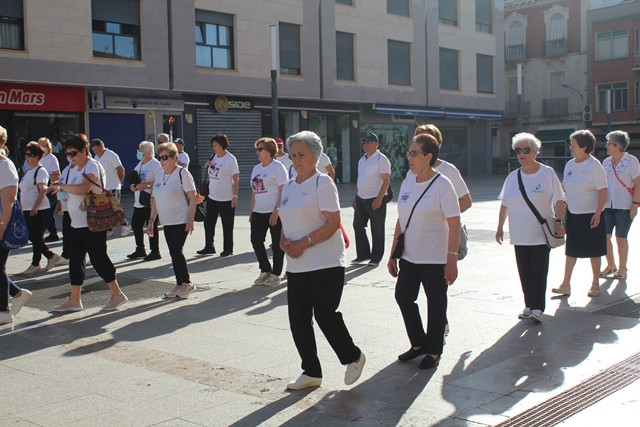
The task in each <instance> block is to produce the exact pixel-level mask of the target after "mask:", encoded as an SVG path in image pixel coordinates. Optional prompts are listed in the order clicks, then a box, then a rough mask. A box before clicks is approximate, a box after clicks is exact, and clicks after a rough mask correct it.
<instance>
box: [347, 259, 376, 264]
mask: <svg viewBox="0 0 640 427" xmlns="http://www.w3.org/2000/svg"><path fill="white" fill-rule="evenodd" d="M370 259H371V258H355V259H352V260H351V264H362V263H363V262H365V261H369V260H370Z"/></svg>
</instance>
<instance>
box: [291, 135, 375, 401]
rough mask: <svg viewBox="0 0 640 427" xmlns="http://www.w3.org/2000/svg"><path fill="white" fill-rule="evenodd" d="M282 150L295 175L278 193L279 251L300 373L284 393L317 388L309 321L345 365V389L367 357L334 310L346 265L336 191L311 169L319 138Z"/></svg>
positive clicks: (296, 138)
mask: <svg viewBox="0 0 640 427" xmlns="http://www.w3.org/2000/svg"><path fill="white" fill-rule="evenodd" d="M287 151H289V153H290V155H291V159H292V161H293V167H294V168H295V169H296V172H297V175H296V178H295V179H292V180H290V181H289V182H287V183H286V184H285V186H284V189H283V191H282V204H281V205H280V215H281V218H282V238H281V240H280V247H281V250H283V251H284V252H286V254H287V303H288V306H289V325H290V327H291V333H292V335H293V340H294V342H295V345H296V348H297V349H298V353H299V354H300V358H301V359H302V370H303V372H302V374H301V375H300V376H299V377H298V378H297V379H295V380H293V381H291V382H290V383H289V384H288V385H287V388H289V389H293V390H297V389H303V388H307V387H317V386H319V385H320V384H321V383H322V368H321V366H320V360H319V359H318V354H317V347H316V341H315V336H314V332H313V318H314V317H315V320H316V322H317V323H318V326H319V327H320V329H321V330H322V332H323V334H324V335H325V337H326V338H327V340H328V341H329V344H331V347H332V348H333V350H334V351H335V352H336V354H337V356H338V359H339V360H340V363H342V364H343V365H347V370H346V372H345V377H344V382H345V384H347V385H350V384H353V383H354V382H356V381H357V380H358V378H359V377H360V374H361V373H362V368H363V366H364V364H365V361H366V358H365V356H364V354H363V353H362V352H361V351H360V349H359V348H358V347H357V346H356V345H355V344H354V343H353V339H352V338H351V336H350V335H349V331H348V330H347V327H346V325H345V324H344V321H343V319H342V315H341V314H340V313H339V312H338V311H337V309H338V306H339V305H340V298H341V296H342V290H343V287H344V272H345V265H346V255H345V246H344V240H343V237H342V233H341V231H340V230H339V227H340V203H339V198H338V189H337V188H336V186H335V184H334V183H333V180H332V179H331V178H330V177H328V176H327V175H324V174H321V173H319V171H318V170H317V169H316V166H317V164H318V158H319V157H320V154H321V153H322V142H321V141H320V137H319V136H318V135H316V134H315V133H313V132H310V131H303V132H300V133H297V134H295V135H292V136H290V137H289V138H287Z"/></svg>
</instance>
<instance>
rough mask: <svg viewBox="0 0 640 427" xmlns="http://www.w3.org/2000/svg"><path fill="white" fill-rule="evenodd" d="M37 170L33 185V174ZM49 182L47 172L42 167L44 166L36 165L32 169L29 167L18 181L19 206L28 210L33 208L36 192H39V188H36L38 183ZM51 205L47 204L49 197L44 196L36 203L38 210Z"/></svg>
mask: <svg viewBox="0 0 640 427" xmlns="http://www.w3.org/2000/svg"><path fill="white" fill-rule="evenodd" d="M36 171H38V175H37V176H36V178H35V182H36V184H35V185H34V183H33V181H34V179H33V174H34V173H35V172H36ZM48 182H49V173H48V172H47V170H46V169H45V168H44V166H42V167H40V168H38V167H37V166H36V167H35V168H33V169H29V170H28V171H27V173H25V174H24V176H23V177H22V180H21V181H20V206H22V210H23V211H30V210H31V209H33V207H34V205H35V203H36V200H37V199H38V194H40V190H38V185H39V184H44V185H45V186H46V185H47V183H48ZM50 206H51V205H49V199H47V198H46V197H43V198H42V201H41V202H40V204H39V205H38V209H37V210H39V211H41V210H43V209H49V207H50Z"/></svg>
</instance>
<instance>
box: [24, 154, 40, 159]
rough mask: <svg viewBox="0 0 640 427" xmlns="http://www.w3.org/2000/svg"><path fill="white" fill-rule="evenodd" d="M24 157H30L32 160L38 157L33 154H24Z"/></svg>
mask: <svg viewBox="0 0 640 427" xmlns="http://www.w3.org/2000/svg"><path fill="white" fill-rule="evenodd" d="M24 156H25V157H32V158H33V157H38V155H37V154H33V153H25V155H24Z"/></svg>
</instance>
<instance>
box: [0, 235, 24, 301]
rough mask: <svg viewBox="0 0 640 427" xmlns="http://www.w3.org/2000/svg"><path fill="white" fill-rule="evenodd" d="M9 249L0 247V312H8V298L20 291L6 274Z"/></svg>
mask: <svg viewBox="0 0 640 427" xmlns="http://www.w3.org/2000/svg"><path fill="white" fill-rule="evenodd" d="M8 258H9V249H5V248H3V247H2V246H0V311H7V310H9V296H12V297H15V296H16V295H18V293H19V292H20V291H21V290H22V289H20V287H18V285H16V284H15V283H14V282H13V280H11V278H10V277H9V275H8V274H7V259H8Z"/></svg>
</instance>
